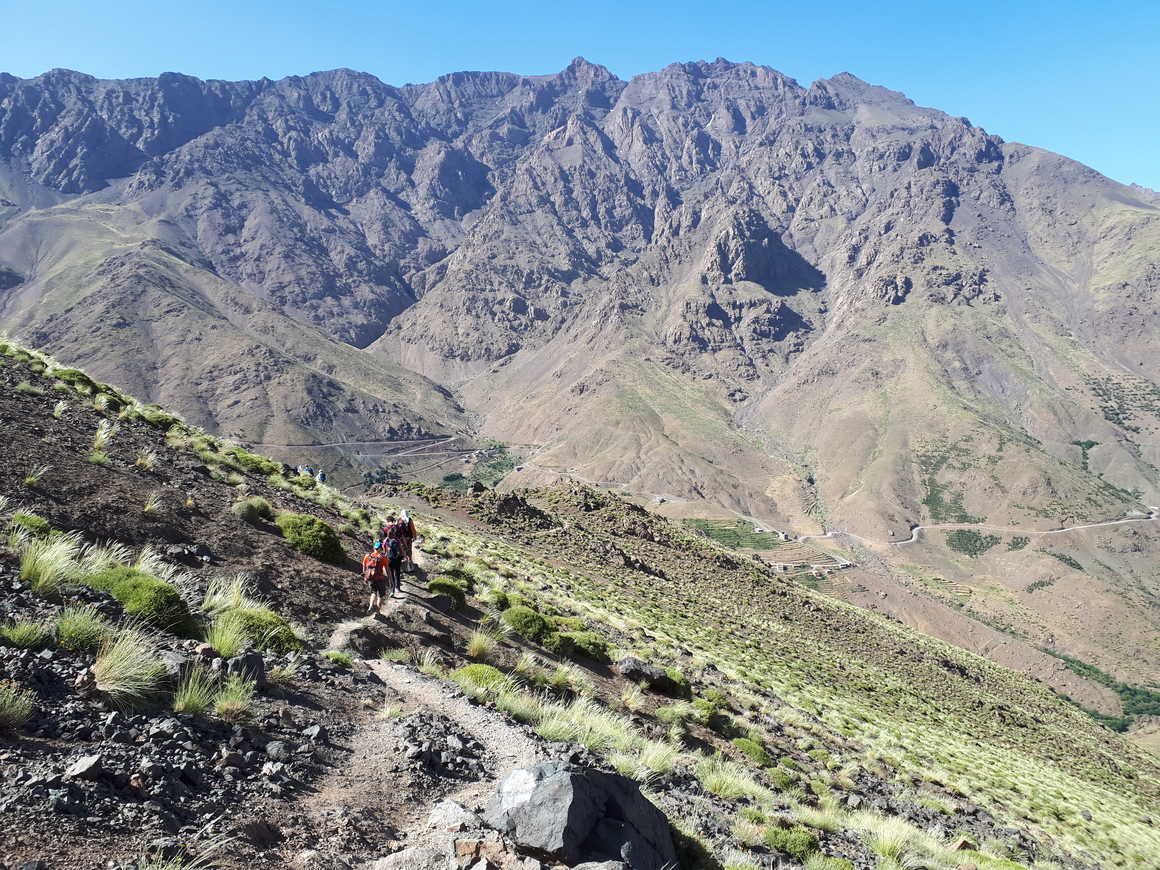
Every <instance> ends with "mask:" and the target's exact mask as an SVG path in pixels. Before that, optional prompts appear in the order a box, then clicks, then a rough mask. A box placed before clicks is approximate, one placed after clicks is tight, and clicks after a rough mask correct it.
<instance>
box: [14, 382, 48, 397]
mask: <svg viewBox="0 0 1160 870" xmlns="http://www.w3.org/2000/svg"><path fill="white" fill-rule="evenodd" d="M12 389H13V391H14V392H17V393H24V394H25V395H26V396H43V395H44V390H43V389H41V388H40V387H34V386H33V385H32V384H30V383H28V381H21V382H20V383H18V384H17V385H16V386H15V387H13V388H12Z"/></svg>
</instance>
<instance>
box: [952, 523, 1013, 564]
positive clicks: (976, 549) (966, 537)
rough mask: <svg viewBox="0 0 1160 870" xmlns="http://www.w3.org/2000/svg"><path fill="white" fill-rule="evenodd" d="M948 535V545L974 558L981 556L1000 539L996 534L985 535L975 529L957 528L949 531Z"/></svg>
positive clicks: (957, 551)
mask: <svg viewBox="0 0 1160 870" xmlns="http://www.w3.org/2000/svg"><path fill="white" fill-rule="evenodd" d="M946 536H947V546H948V547H950V548H951V549H952V550H954V551H955V552H956V553H965V554H966V555H968V556H970V557H971V558H972V559H977V558H979V556H981V555H983V554H984V553H985V552H987V551H988V550H989V549H991V548H992V547H994V546H995V545H996V544H998V543H999V541H1000V538H998V537H996V536H995V535H984V534H981V533H979V532H976V531H975V530H974V529H955V530H954V531H951V532H947V533H946Z"/></svg>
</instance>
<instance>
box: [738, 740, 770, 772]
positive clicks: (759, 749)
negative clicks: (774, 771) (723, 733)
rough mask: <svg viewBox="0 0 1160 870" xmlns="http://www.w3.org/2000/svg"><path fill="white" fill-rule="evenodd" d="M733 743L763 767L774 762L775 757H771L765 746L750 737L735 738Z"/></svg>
mask: <svg viewBox="0 0 1160 870" xmlns="http://www.w3.org/2000/svg"><path fill="white" fill-rule="evenodd" d="M733 745H734V746H736V747H737V748H738V749H740V750H741V751H742V752H744V753H745V754H746V755H748V756H749V757H750V758H751V759H753V761H755V762H756V763H757V764H760V765H761V766H762V767H769V765H770V764H772V763H773V759H772V758H770V757H769V753H768V752H766V751H765V747H764V746H762V745H761V744H760V743H757V742H756V741H754V740H750V739H749V738H748V737H735V738H733Z"/></svg>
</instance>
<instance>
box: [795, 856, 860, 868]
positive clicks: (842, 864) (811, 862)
mask: <svg viewBox="0 0 1160 870" xmlns="http://www.w3.org/2000/svg"><path fill="white" fill-rule="evenodd" d="M805 870H855V868H854V862H853V861H851V860H849V859H848V858H830V857H828V856H826V855H818V854H816V853H815V854H813V855H810V857H809V858H807V859H806V864H805Z"/></svg>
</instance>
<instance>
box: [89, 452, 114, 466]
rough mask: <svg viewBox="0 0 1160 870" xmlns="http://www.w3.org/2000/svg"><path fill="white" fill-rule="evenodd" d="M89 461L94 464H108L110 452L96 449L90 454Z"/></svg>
mask: <svg viewBox="0 0 1160 870" xmlns="http://www.w3.org/2000/svg"><path fill="white" fill-rule="evenodd" d="M89 462H91V463H92V464H93V465H108V464H109V454H108V453H106V452H105V451H103V450H94V451H92V452H91V453H90V454H89Z"/></svg>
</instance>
